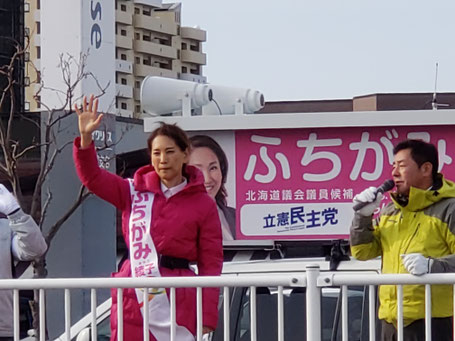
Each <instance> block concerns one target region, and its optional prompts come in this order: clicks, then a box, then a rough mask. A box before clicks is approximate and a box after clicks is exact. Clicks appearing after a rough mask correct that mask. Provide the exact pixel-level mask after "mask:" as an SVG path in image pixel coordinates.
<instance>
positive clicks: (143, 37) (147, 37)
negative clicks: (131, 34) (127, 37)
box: [142, 35, 152, 41]
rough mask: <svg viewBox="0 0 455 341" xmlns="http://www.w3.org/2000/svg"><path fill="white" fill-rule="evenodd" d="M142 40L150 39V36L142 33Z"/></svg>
mask: <svg viewBox="0 0 455 341" xmlns="http://www.w3.org/2000/svg"><path fill="white" fill-rule="evenodd" d="M142 40H144V41H151V40H152V39H151V38H150V36H146V35H143V36H142Z"/></svg>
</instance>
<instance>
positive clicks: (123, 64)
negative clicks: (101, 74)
mask: <svg viewBox="0 0 455 341" xmlns="http://www.w3.org/2000/svg"><path fill="white" fill-rule="evenodd" d="M115 71H117V72H123V73H129V74H132V73H133V63H131V62H128V61H126V60H121V59H116V60H115Z"/></svg>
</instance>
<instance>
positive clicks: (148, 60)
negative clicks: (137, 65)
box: [143, 56, 152, 65]
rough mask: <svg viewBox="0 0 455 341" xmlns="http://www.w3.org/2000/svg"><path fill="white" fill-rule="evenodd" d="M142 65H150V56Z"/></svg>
mask: <svg viewBox="0 0 455 341" xmlns="http://www.w3.org/2000/svg"><path fill="white" fill-rule="evenodd" d="M143 63H144V65H152V61H151V59H150V56H149V57H147V58H144V61H143Z"/></svg>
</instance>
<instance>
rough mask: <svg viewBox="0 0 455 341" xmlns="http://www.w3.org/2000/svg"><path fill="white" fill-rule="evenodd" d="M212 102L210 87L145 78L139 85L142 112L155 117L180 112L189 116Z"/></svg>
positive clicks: (158, 78)
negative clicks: (194, 110) (193, 111)
mask: <svg viewBox="0 0 455 341" xmlns="http://www.w3.org/2000/svg"><path fill="white" fill-rule="evenodd" d="M211 100H212V90H211V86H210V85H208V84H200V83H195V82H189V81H184V80H180V79H171V78H164V77H156V76H147V77H145V78H144V80H143V81H142V85H141V105H142V111H143V112H145V113H147V114H150V115H153V116H156V115H163V114H169V113H172V112H174V111H179V110H181V111H182V116H191V109H195V108H200V107H202V106H204V105H206V104H208V103H209V102H210V101H211Z"/></svg>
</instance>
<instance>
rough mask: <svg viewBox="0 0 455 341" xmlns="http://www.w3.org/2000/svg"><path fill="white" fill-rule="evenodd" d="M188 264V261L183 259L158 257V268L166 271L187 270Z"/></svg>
mask: <svg viewBox="0 0 455 341" xmlns="http://www.w3.org/2000/svg"><path fill="white" fill-rule="evenodd" d="M189 265H190V262H189V261H188V259H184V258H177V257H171V256H164V255H162V256H161V257H160V266H162V267H164V268H168V269H188V268H189Z"/></svg>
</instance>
